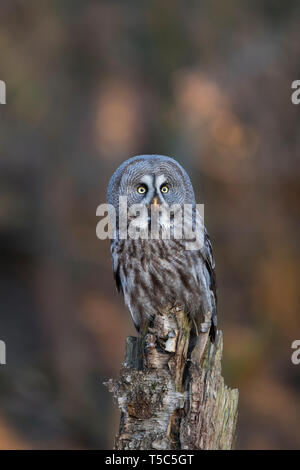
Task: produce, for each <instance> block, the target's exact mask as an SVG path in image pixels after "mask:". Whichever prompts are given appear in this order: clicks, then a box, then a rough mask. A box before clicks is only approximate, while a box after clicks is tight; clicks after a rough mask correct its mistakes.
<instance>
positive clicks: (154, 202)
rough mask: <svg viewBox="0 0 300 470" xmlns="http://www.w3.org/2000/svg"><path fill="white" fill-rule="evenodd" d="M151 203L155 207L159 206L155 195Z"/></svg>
mask: <svg viewBox="0 0 300 470" xmlns="http://www.w3.org/2000/svg"><path fill="white" fill-rule="evenodd" d="M151 204H152V205H153V206H154V207H155V208H157V207H158V206H159V202H158V198H157V197H156V196H155V197H154V198H153V199H152V201H151Z"/></svg>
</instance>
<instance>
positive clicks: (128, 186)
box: [107, 155, 195, 212]
mask: <svg viewBox="0 0 300 470" xmlns="http://www.w3.org/2000/svg"><path fill="white" fill-rule="evenodd" d="M120 196H126V197H127V204H128V207H130V206H131V205H133V204H143V205H145V206H147V207H150V206H151V204H158V205H163V206H171V205H174V204H180V205H183V204H191V205H194V204H195V196H194V191H193V187H192V183H191V181H190V178H189V176H188V175H187V173H186V171H185V170H184V169H183V168H182V166H181V165H180V164H179V163H178V162H177V161H176V160H173V158H170V157H166V156H163V155H139V156H137V157H132V158H129V159H128V160H126V161H125V162H124V163H122V165H120V166H119V168H117V170H116V171H115V172H114V174H113V175H112V177H111V179H110V182H109V185H108V189H107V203H108V204H112V205H113V206H114V207H115V209H116V211H117V212H118V203H119V197H120Z"/></svg>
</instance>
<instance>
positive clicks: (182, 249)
mask: <svg viewBox="0 0 300 470" xmlns="http://www.w3.org/2000/svg"><path fill="white" fill-rule="evenodd" d="M120 196H126V198H127V205H128V208H130V207H131V206H133V205H135V204H139V205H143V206H146V208H147V210H148V209H149V214H150V213H152V212H150V208H151V206H152V207H153V204H154V205H155V207H158V208H168V207H171V206H173V207H177V208H181V207H183V206H184V205H190V206H191V207H193V208H195V207H196V202H195V197H194V191H193V187H192V184H191V181H190V179H189V177H188V175H187V173H186V172H185V170H184V169H183V168H182V167H181V166H180V165H179V163H178V162H176V161H175V160H173V159H171V158H169V157H164V156H156V155H141V156H138V157H133V158H130V159H129V160H127V161H125V162H124V163H123V164H122V165H121V166H120V167H119V168H118V169H117V170H116V171H115V173H114V174H113V176H112V178H111V180H110V182H109V185H108V190H107V202H108V203H109V204H112V205H113V206H114V208H115V210H116V214H117V230H116V234H115V237H114V239H112V240H111V256H112V264H113V272H114V277H115V280H116V284H117V288H118V290H121V291H122V292H123V295H124V299H125V303H126V305H127V306H128V308H129V310H130V313H131V316H132V319H133V322H134V325H135V327H136V328H137V330H138V331H140V330H141V329H143V328H144V326H145V325H146V324H147V323H148V322H149V320H151V319H153V317H154V316H155V314H156V312H158V311H161V310H162V309H163V308H164V307H167V306H175V305H177V306H179V307H181V308H183V309H184V310H185V312H186V313H188V314H190V315H191V316H192V317H193V319H194V321H195V324H196V325H197V329H198V331H200V330H201V328H202V327H201V325H202V324H203V322H204V321H206V322H207V319H208V318H209V319H210V321H211V326H210V338H211V340H212V341H214V339H215V334H216V326H217V315H216V302H217V299H216V283H215V272H214V259H213V255H212V248H211V243H210V240H209V237H208V234H207V231H206V229H205V227H204V225H203V221H202V219H201V223H197V224H196V225H193V227H194V228H195V229H196V230H197V231H198V232H199V233H198V234H197V235H199V239H201V240H202V243H201V244H200V245H199V246H196V247H194V248H193V249H187V244H186V240H185V239H184V238H181V239H180V238H179V239H178V238H177V237H174V236H172V233H173V232H172V231H171V236H170V237H169V239H164V237H159V238H158V239H153V238H151V236H150V235H149V237H148V238H146V239H143V238H136V239H133V238H131V237H127V238H125V239H123V238H121V237H120V236H119V230H118V222H119V220H120V213H119V197H120ZM196 219H197V222H198V215H197V216H196ZM174 220H175V221H174ZM174 220H173V224H176V218H175V219H174ZM129 221H130V218H129ZM150 223H151V222H149V224H150ZM200 232H201V233H200Z"/></svg>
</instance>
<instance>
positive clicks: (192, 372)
mask: <svg viewBox="0 0 300 470" xmlns="http://www.w3.org/2000/svg"><path fill="white" fill-rule="evenodd" d="M209 326H210V321H209V316H208V318H207V319H205V321H204V322H203V323H202V324H201V331H197V333H195V330H197V329H195V326H194V324H193V322H192V321H191V320H190V318H189V316H188V315H186V314H185V312H184V311H182V310H181V309H180V308H178V307H172V308H171V307H170V308H168V309H166V310H165V311H162V312H157V315H156V316H155V319H154V321H153V324H151V326H150V327H149V328H148V330H147V332H146V333H145V335H144V336H143V337H138V338H137V337H133V336H130V337H128V338H127V343H126V356H125V362H124V363H123V365H122V368H121V371H120V376H119V378H118V379H117V380H113V379H110V380H109V381H108V382H107V383H106V385H108V387H109V390H110V391H111V392H112V393H113V395H114V397H115V399H116V401H117V403H118V405H119V407H120V409H121V419H120V429H119V433H118V435H117V436H116V438H115V449H116V450H151V449H163V450H176V449H183V450H184V449H186V450H205V449H232V447H233V443H234V437H235V428H236V421H237V405H238V390H237V389H234V390H231V389H229V388H228V387H227V386H226V385H225V384H224V379H223V377H222V375H221V359H222V349H223V339H222V332H221V331H218V332H217V335H216V340H215V343H214V344H213V343H211V341H210V339H209Z"/></svg>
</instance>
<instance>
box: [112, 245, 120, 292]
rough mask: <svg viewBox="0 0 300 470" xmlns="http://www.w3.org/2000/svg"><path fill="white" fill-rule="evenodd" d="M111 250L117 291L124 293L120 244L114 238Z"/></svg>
mask: <svg viewBox="0 0 300 470" xmlns="http://www.w3.org/2000/svg"><path fill="white" fill-rule="evenodd" d="M110 252H111V259H112V267H113V274H114V279H115V283H116V286H117V291H118V292H122V293H123V287H122V283H121V278H120V261H119V254H118V245H117V242H116V241H115V240H112V241H111V243H110Z"/></svg>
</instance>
